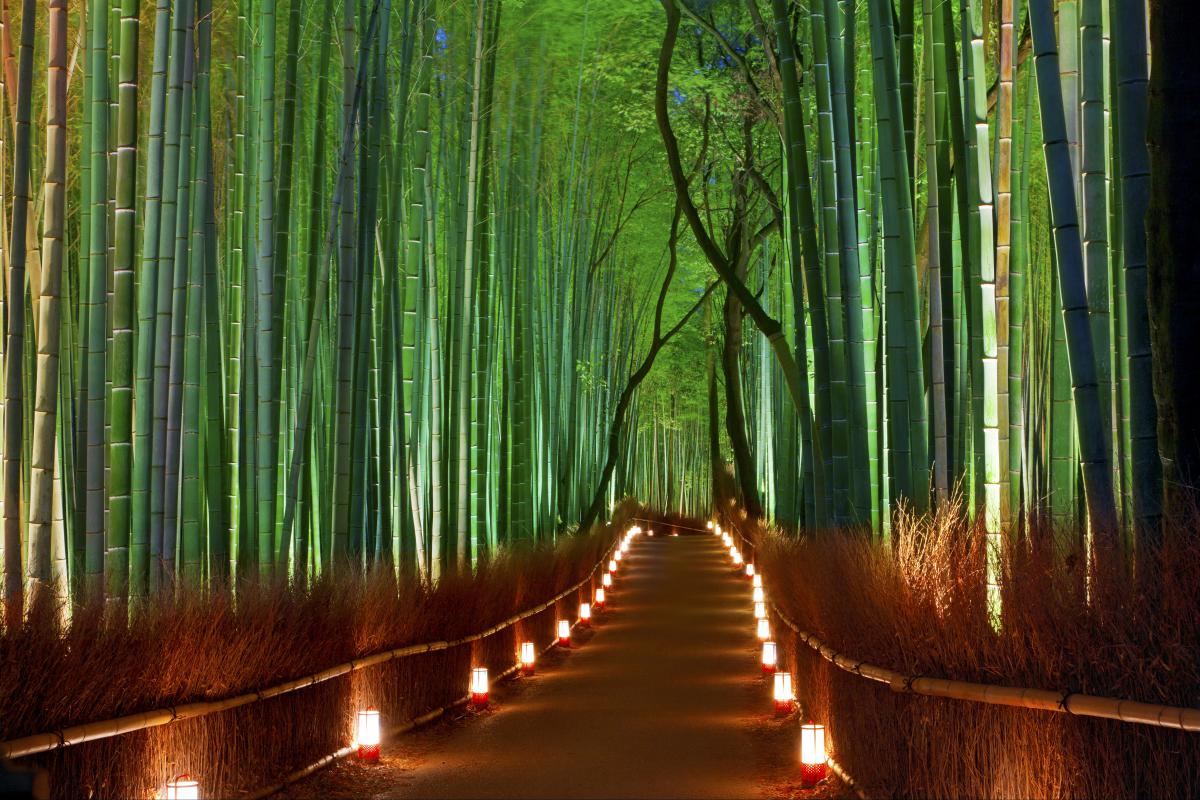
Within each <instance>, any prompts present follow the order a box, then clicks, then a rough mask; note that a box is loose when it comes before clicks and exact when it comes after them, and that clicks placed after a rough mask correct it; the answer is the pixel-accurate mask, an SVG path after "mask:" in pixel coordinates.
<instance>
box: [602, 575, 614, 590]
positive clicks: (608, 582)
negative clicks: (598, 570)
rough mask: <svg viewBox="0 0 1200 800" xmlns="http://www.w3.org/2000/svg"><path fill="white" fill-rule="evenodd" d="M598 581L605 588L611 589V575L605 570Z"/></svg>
mask: <svg viewBox="0 0 1200 800" xmlns="http://www.w3.org/2000/svg"><path fill="white" fill-rule="evenodd" d="M600 583H601V584H602V585H603V586H604V588H605V589H611V588H612V575H611V574H610V573H607V572H606V573H604V577H603V578H601V579H600Z"/></svg>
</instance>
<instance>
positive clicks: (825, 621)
mask: <svg viewBox="0 0 1200 800" xmlns="http://www.w3.org/2000/svg"><path fill="white" fill-rule="evenodd" d="M736 525H737V527H738V528H740V529H741V530H742V532H743V533H746V534H748V535H750V536H751V537H752V538H753V539H754V540H755V541H756V542H757V543H758V547H757V551H758V552H757V559H758V563H759V568H760V569H761V570H762V571H763V573H764V575H765V582H766V585H767V588H768V593H769V595H770V597H771V598H772V599H773V600H774V601H775V602H776V603H778V604H779V606H780V608H781V609H782V610H783V611H784V613H786V614H787V615H788V616H789V617H791V618H792V619H793V620H795V621H796V622H797V624H798V625H800V627H801V628H803V629H805V630H807V631H810V632H811V633H814V634H816V635H817V636H819V637H821V638H822V639H824V640H825V641H826V642H827V643H828V644H829V645H831V646H832V647H834V648H835V649H838V650H841V651H843V652H844V653H846V655H848V656H852V657H854V658H857V659H860V660H862V661H865V662H870V663H873V664H878V665H880V666H884V667H888V668H891V669H895V670H898V671H901V672H903V673H905V674H912V675H928V676H936V677H947V678H955V679H959V680H967V681H977V682H981V683H992V684H1000V685H1006V686H1019V687H1030V688H1041V689H1061V690H1064V691H1074V692H1085V693H1088V694H1095V695H1105V696H1110V697H1118V698H1127V699H1132V700H1140V701H1145V702H1151V703H1163V704H1168V705H1177V706H1190V707H1197V706H1200V535H1197V531H1200V517H1196V516H1193V517H1192V518H1190V519H1187V520H1185V521H1183V522H1181V523H1180V524H1179V525H1177V526H1176V530H1174V531H1172V532H1170V534H1169V535H1168V536H1167V537H1166V538H1167V541H1168V544H1167V545H1165V546H1164V547H1163V548H1162V549H1161V550H1159V551H1158V552H1156V553H1154V554H1153V562H1154V565H1155V569H1156V570H1157V572H1158V574H1159V575H1160V576H1161V581H1160V582H1158V583H1157V585H1154V586H1151V587H1150V588H1140V587H1139V586H1138V585H1137V582H1136V581H1133V580H1129V579H1127V578H1126V577H1125V576H1124V575H1095V574H1093V575H1092V576H1091V579H1090V588H1088V584H1089V581H1088V580H1087V578H1086V575H1085V563H1086V560H1085V559H1084V558H1083V557H1082V546H1081V543H1080V538H1079V536H1078V533H1077V532H1076V531H1069V530H1062V529H1054V528H1052V527H1051V526H1048V525H1034V526H1030V527H1029V528H1028V529H1027V530H1026V531H1025V532H1024V535H1023V537H1022V543H1021V544H1019V545H1016V546H1012V547H1011V548H1009V550H1008V552H1006V553H1005V554H1004V565H1005V572H1006V577H1005V578H1004V581H1003V589H1002V592H1003V620H1004V623H1003V626H1002V627H1001V629H1000V630H999V631H996V630H993V626H992V625H991V623H990V622H989V614H988V606H987V597H986V592H985V590H984V585H985V583H984V552H983V541H984V538H983V535H982V531H981V530H979V529H978V528H975V527H974V526H973V525H972V524H970V523H969V522H968V521H966V520H965V519H964V517H963V515H962V514H961V513H958V512H956V511H955V510H953V509H952V510H950V511H947V512H943V513H940V514H938V515H936V516H932V517H922V518H916V517H911V516H908V517H903V518H901V519H900V520H899V521H898V524H897V526H896V529H895V531H894V538H893V542H894V546H889V545H886V544H882V543H880V542H878V541H871V540H870V539H868V538H867V537H865V536H863V535H861V534H858V533H850V532H837V531H830V532H821V533H820V534H818V535H812V536H804V537H796V536H794V535H788V534H784V533H782V532H780V531H778V530H768V529H766V528H764V527H753V526H748V525H747V524H746V523H745V522H738V523H736ZM1089 593H1090V600H1089V596H1088V595H1089ZM775 627H776V628H777V630H776V631H775V634H776V638H777V639H778V640H779V641H780V653H781V659H783V660H784V661H785V663H787V664H788V665H789V666H790V667H791V669H792V670H793V672H795V673H796V674H797V683H796V685H797V693H798V695H799V697H800V699H801V700H802V702H803V703H804V705H805V711H806V713H807V714H809V715H811V716H812V717H814V718H816V719H818V720H820V721H823V722H824V723H825V724H826V725H827V726H828V731H829V741H830V747H831V751H832V753H833V754H834V755H835V757H836V758H837V759H838V761H839V762H841V763H842V764H843V765H844V766H845V767H846V769H847V770H848V771H849V772H850V774H851V775H853V776H854V778H855V779H856V780H857V781H859V782H860V783H861V784H862V785H863V786H864V787H865V788H866V790H867V793H868V794H869V795H870V796H873V797H928V798H962V797H1021V798H1026V797H1094V798H1108V797H1164V798H1170V797H1197V796H1200V735H1197V734H1188V733H1179V732H1173V731H1169V730H1164V729H1158V728H1152V727H1148V726H1144V725H1136V724H1127V723H1121V722H1116V721H1108V720H1098V719H1087V718H1081V717H1072V716H1069V715H1067V714H1055V713H1048V712H1042V711H1033V710H1024V709H1012V708H1002V707H998V706H987V705H982V704H978V703H970V702H962V701H956V700H950V699H943V698H928V697H920V696H915V695H907V694H897V693H893V692H892V691H891V690H890V689H889V688H888V687H887V686H885V685H883V684H879V683H876V682H874V681H870V680H865V679H863V678H860V677H858V676H855V675H852V674H849V673H847V672H844V671H842V670H840V669H838V668H837V667H834V666H833V665H832V664H830V663H829V662H827V661H825V660H824V659H822V658H821V657H820V656H818V655H817V654H816V653H815V652H814V651H812V650H811V649H810V648H809V647H808V646H807V645H805V644H803V643H802V642H798V641H796V637H795V635H794V634H793V633H792V632H791V630H789V629H787V628H786V627H785V626H783V625H776V626H775Z"/></svg>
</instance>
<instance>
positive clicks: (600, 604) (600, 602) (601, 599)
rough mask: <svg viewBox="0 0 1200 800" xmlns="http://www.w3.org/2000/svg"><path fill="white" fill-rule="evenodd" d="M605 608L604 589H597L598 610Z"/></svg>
mask: <svg viewBox="0 0 1200 800" xmlns="http://www.w3.org/2000/svg"><path fill="white" fill-rule="evenodd" d="M603 608H604V587H600V588H598V589H596V610H597V611H599V610H601V609H603Z"/></svg>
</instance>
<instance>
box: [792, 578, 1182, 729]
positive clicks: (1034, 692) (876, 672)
mask: <svg viewBox="0 0 1200 800" xmlns="http://www.w3.org/2000/svg"><path fill="white" fill-rule="evenodd" d="M771 608H772V610H773V611H774V612H775V615H776V616H778V617H779V619H780V621H782V622H783V624H784V625H786V626H788V627H789V628H791V629H792V630H793V631H794V632H795V633H796V636H797V638H799V639H800V641H802V642H804V644H806V645H808V647H809V648H811V649H812V650H814V651H816V652H817V654H818V655H820V656H821V657H822V658H824V659H825V660H826V661H829V662H830V663H831V664H833V665H834V666H836V667H837V668H838V669H841V670H844V671H846V672H849V673H852V674H854V675H858V676H860V677H863V678H867V679H869V680H873V681H878V682H880V683H886V684H887V685H888V686H889V687H890V688H891V689H892V691H894V692H899V693H908V694H920V695H926V696H929V697H945V698H949V699H951V700H963V701H966V702H972V703H986V704H988V705H999V706H1009V707H1012V708H1027V709H1031V710H1035V711H1054V712H1058V713H1064V714H1071V715H1073V716H1077V717H1097V718H1099V719H1112V720H1117V721H1119V722H1129V723H1135V724H1138V725H1153V726H1155V727H1159V728H1172V729H1174V730H1180V731H1186V732H1189V733H1198V732H1200V708H1186V707H1179V706H1167V705H1160V704H1157V703H1141V702H1137V701H1134V700H1122V699H1120V698H1115V697H1098V696H1095V695H1088V694H1078V693H1075V692H1067V691H1055V690H1050V689H1026V688H1021V687H1016V686H997V685H994V684H987V683H972V682H970V681H956V680H952V679H950V678H932V677H926V676H922V675H905V674H903V673H900V672H896V671H895V670H890V669H887V668H886V667H880V666H877V665H874V664H868V663H867V662H865V661H861V660H858V659H855V658H853V657H851V656H847V655H846V654H845V653H841V652H839V651H837V650H835V649H834V648H832V647H830V646H829V645H828V644H826V643H825V642H823V641H821V639H819V638H818V637H817V636H814V635H813V634H811V633H808V632H807V631H803V630H801V629H800V626H799V625H797V624H796V623H795V622H793V621H792V620H791V619H790V618H789V617H788V616H787V615H786V614H784V613H783V611H781V610H780V608H779V606H778V605H776V604H775V603H774V602H772V603H771Z"/></svg>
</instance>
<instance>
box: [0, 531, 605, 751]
mask: <svg viewBox="0 0 1200 800" xmlns="http://www.w3.org/2000/svg"><path fill="white" fill-rule="evenodd" d="M615 549H616V543H615V542H614V543H613V544H612V545H610V546H609V547H608V548H607V549H606V550H605V551H604V554H603V555H602V556H601V558H600V560H599V561H597V562H596V564H595V565H594V566H593V567H592V569H591V570H590V571H589V572H588V574H587V575H586V576H585V577H584V578H583V579H582V580H580V581H579V582H578V583H576V584H574V585H573V586H571V587H570V588H568V589H565V590H563V591H562V592H560V593H558V594H557V595H555V596H554V597H552V598H551V599H549V600H547V601H546V602H544V603H541V604H540V605H537V606H534V607H532V608H528V609H526V610H524V611H522V612H520V613H519V614H515V615H513V616H512V617H509V618H508V619H506V620H504V621H502V622H498V623H496V624H495V625H493V626H491V627H490V628H488V629H486V630H483V631H479V632H478V633H472V634H470V635H468V636H464V637H462V638H460V639H453V640H450V641H437V642H426V643H424V644H413V645H407V646H405V647H397V648H394V649H391V650H384V651H381V652H379V653H374V654H372V655H369V656H364V657H362V658H356V659H352V660H350V661H346V662H344V663H341V664H337V665H335V666H332V667H328V668H327V669H323V670H321V671H320V672H315V673H313V674H311V675H306V676H304V677H301V678H295V679H293V680H290V681H286V682H284V683H280V684H276V685H275V686H270V687H268V688H266V689H259V690H258V691H254V692H246V693H244V694H239V695H235V696H233V697H226V698H223V699H220V700H208V701H202V702H196V703H186V704H184V705H178V706H168V707H165V708H157V709H154V710H152V711H142V712H139V713H137V714H129V715H126V716H123V717H116V718H114V719H107V720H101V721H99V722H88V723H84V724H82V725H74V726H72V727H69V728H63V729H61V730H57V731H46V732H44V733H35V734H32V735H30V736H22V737H21V738H19V739H10V740H8V741H6V742H0V757H6V758H21V757H22V756H30V755H34V754H36V753H47V752H50V751H53V750H62V749H64V748H67V747H72V746H74V745H78V744H83V743H84V742H91V741H95V740H97V739H106V738H109V737H113V736H121V735H123V734H126V733H132V732H133V731H140V730H145V729H147V728H155V727H158V726H160V725H169V724H171V723H173V722H178V721H180V720H185V719H195V718H197V717H203V716H207V715H209V714H216V713H219V712H222V711H228V710H230V709H233V708H237V707H239V706H245V705H250V704H251V703H258V702H261V701H263V700H268V699H270V698H272V697H278V696H279V695H283V694H288V693H289V692H294V691H297V690H300V689H306V688H308V687H310V686H315V685H317V684H319V683H324V682H325V681H328V680H332V679H334V678H337V677H340V676H342V675H346V674H349V673H351V672H357V671H359V670H363V669H366V668H367V667H373V666H376V665H378V664H384V663H387V662H389V661H395V660H397V659H401V658H407V657H409V656H416V655H422V654H425V653H434V652H437V651H440V650H449V649H450V648H453V647H460V646H462V645H464V644H470V643H471V642H475V641H479V640H480V639H486V638H487V637H489V636H492V635H494V634H496V633H498V632H500V631H502V630H504V629H505V628H508V627H511V626H513V625H515V624H517V623H518V622H520V621H521V620H523V619H526V618H528V617H532V616H534V615H535V614H540V613H541V612H543V611H545V610H546V609H548V608H550V607H551V606H553V605H554V604H555V603H557V602H558V601H559V600H562V599H563V598H564V597H567V596H568V595H570V594H571V593H572V592H577V591H579V589H581V588H582V587H583V585H584V584H586V583H587V582H588V581H590V580H592V578H593V577H594V576H595V574H596V570H598V569H600V567H601V566H602V565H604V564H606V563H607V562H608V560H609V558H610V557H611V554H612V552H613V551H614V550H615ZM452 705H453V704H452ZM448 707H452V706H448ZM444 710H445V709H442V711H444ZM335 755H336V754H334V756H335ZM334 756H326V757H325V758H327V759H332V758H333V757H334ZM322 762H323V763H329V762H327V761H325V759H322ZM310 766H312V765H310ZM318 768H319V767H315V766H314V767H313V770H314V771H315V769H318ZM306 769H308V768H307V767H306ZM306 774H307V773H306Z"/></svg>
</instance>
